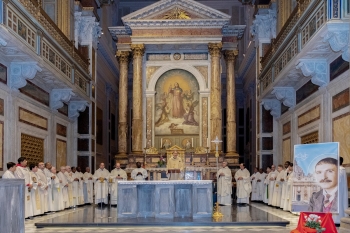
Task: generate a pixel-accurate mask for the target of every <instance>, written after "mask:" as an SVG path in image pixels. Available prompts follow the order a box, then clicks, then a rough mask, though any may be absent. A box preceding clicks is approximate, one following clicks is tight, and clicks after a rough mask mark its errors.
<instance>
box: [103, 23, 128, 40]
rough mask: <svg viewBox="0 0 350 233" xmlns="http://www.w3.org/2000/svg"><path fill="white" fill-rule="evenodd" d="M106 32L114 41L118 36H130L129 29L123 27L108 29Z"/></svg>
mask: <svg viewBox="0 0 350 233" xmlns="http://www.w3.org/2000/svg"><path fill="white" fill-rule="evenodd" d="M108 30H109V32H110V33H111V35H112V37H113V39H114V40H117V38H118V37H119V36H130V35H131V34H132V31H131V29H130V28H129V27H125V26H118V27H109V28H108Z"/></svg>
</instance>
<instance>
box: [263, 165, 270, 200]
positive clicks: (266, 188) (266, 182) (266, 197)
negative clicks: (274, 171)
mask: <svg viewBox="0 0 350 233" xmlns="http://www.w3.org/2000/svg"><path fill="white" fill-rule="evenodd" d="M270 172H271V168H270V167H267V168H266V176H265V180H264V197H263V202H264V203H265V204H268V203H269V182H270V181H269V174H270Z"/></svg>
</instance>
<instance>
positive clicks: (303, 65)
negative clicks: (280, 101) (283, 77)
mask: <svg viewBox="0 0 350 233" xmlns="http://www.w3.org/2000/svg"><path fill="white" fill-rule="evenodd" d="M327 67H328V63H327V60H326V59H299V61H298V63H297V65H296V68H297V69H300V70H301V71H302V72H303V75H304V76H306V77H308V76H311V82H312V83H313V84H315V85H318V86H320V87H323V86H327V84H328V83H329V77H328V76H327V69H328V68H327Z"/></svg>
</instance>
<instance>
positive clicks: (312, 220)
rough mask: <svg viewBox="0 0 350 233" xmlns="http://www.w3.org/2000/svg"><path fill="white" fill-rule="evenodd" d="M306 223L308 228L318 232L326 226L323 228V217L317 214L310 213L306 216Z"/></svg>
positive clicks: (322, 230)
mask: <svg viewBox="0 0 350 233" xmlns="http://www.w3.org/2000/svg"><path fill="white" fill-rule="evenodd" d="M304 218H305V220H306V223H305V226H306V227H308V228H312V229H315V230H316V231H317V233H321V232H324V231H325V230H326V228H322V226H321V223H322V221H321V217H320V216H318V215H317V214H310V215H309V216H304Z"/></svg>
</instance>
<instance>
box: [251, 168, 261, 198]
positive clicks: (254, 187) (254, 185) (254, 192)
mask: <svg viewBox="0 0 350 233" xmlns="http://www.w3.org/2000/svg"><path fill="white" fill-rule="evenodd" d="M258 174H259V172H256V173H254V174H253V175H252V176H251V177H250V180H251V181H252V198H251V200H252V201H257V200H258V189H257V183H256V181H257V180H258V179H257V178H258Z"/></svg>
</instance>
